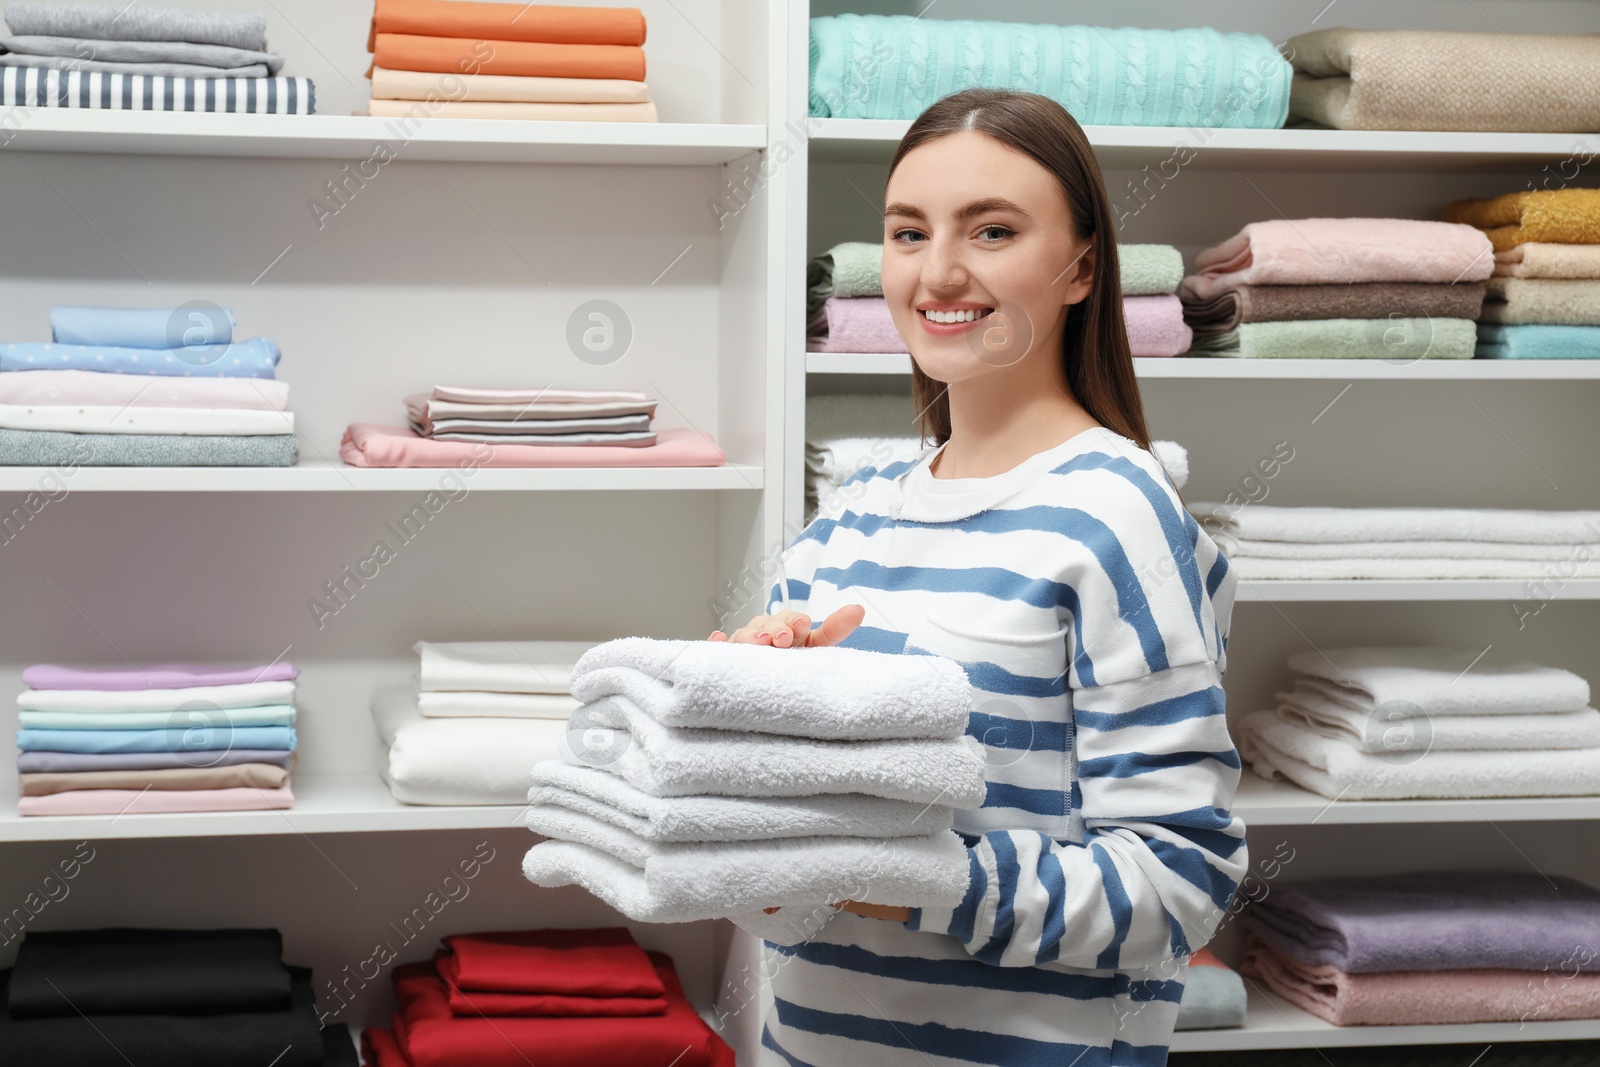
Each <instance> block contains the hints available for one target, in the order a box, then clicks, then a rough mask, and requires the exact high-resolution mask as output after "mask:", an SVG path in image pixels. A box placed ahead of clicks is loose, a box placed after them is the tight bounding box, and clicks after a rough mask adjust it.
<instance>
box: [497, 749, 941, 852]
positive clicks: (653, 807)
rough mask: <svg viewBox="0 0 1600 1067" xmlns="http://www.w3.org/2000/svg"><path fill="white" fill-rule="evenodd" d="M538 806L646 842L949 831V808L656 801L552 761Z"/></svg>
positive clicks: (808, 801)
mask: <svg viewBox="0 0 1600 1067" xmlns="http://www.w3.org/2000/svg"><path fill="white" fill-rule="evenodd" d="M528 801H529V803H532V804H542V805H546V806H556V807H564V808H567V809H569V810H572V811H575V812H578V813H580V814H583V815H588V816H590V817H592V818H596V819H601V820H603V821H606V822H609V823H611V824H612V825H614V826H617V827H619V828H620V829H623V830H626V831H628V832H629V833H631V834H633V835H634V836H636V837H638V838H639V839H640V840H643V841H652V842H657V843H662V844H675V843H683V842H692V841H758V840H770V839H775V838H782V837H873V838H890V837H913V836H917V835H919V834H932V833H938V832H939V831H941V830H948V829H950V826H951V822H952V819H953V818H954V809H952V808H950V807H949V806H948V805H944V804H920V803H916V802H913V801H907V800H886V799H884V798H882V797H869V796H857V795H854V794H850V793H844V794H834V795H822V796H811V797H795V798H789V797H716V796H685V797H658V796H653V795H651V794H650V793H646V792H644V791H643V790H641V789H635V788H634V787H633V786H631V785H629V784H628V783H627V782H625V781H623V780H622V779H621V778H618V777H617V776H616V775H614V774H608V773H607V772H605V771H602V770H597V769H595V768H593V767H576V766H573V765H572V764H569V763H563V762H561V761H560V760H548V761H546V762H544V763H538V764H535V765H534V768H533V788H532V789H530V790H529V791H528Z"/></svg>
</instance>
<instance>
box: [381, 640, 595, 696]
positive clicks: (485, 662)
mask: <svg viewBox="0 0 1600 1067" xmlns="http://www.w3.org/2000/svg"><path fill="white" fill-rule="evenodd" d="M596 644H598V642H597V641H418V642H417V643H416V644H414V645H412V646H411V650H412V651H413V652H415V653H416V654H417V663H418V667H417V681H418V685H419V687H420V688H421V689H422V691H423V692H425V693H441V692H466V693H547V694H556V695H560V696H565V695H567V694H568V693H569V692H570V691H571V689H572V667H573V664H575V663H577V662H578V660H579V658H581V657H582V656H583V654H584V653H585V652H587V651H589V650H590V649H591V648H593V647H594V646H595V645H596Z"/></svg>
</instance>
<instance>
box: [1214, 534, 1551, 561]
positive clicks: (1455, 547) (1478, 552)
mask: <svg viewBox="0 0 1600 1067" xmlns="http://www.w3.org/2000/svg"><path fill="white" fill-rule="evenodd" d="M1228 544H1229V552H1228V558H1229V559H1230V560H1238V559H1245V558H1255V557H1259V558H1262V559H1304V560H1315V559H1341V560H1352V559H1396V560H1405V559H1421V560H1439V559H1452V560H1473V559H1492V560H1513V559H1523V560H1530V559H1531V560H1548V561H1552V562H1557V561H1562V560H1571V559H1572V558H1573V556H1574V552H1573V546H1572V545H1540V544H1527V543H1523V542H1518V541H1329V542H1327V543H1324V544H1318V543H1316V542H1313V541H1248V540H1237V539H1232V538H1230V539H1229V541H1228Z"/></svg>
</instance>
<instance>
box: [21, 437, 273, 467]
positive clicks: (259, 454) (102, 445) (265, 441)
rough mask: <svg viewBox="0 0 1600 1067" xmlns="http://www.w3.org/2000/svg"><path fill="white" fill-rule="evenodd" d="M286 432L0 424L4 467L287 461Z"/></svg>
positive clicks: (227, 464) (235, 464) (260, 464)
mask: <svg viewBox="0 0 1600 1067" xmlns="http://www.w3.org/2000/svg"><path fill="white" fill-rule="evenodd" d="M295 454H296V444H295V435H294V434H292V433H279V434H261V435H259V436H254V437H210V436H203V435H189V434H162V433H150V434H142V433H58V432H56V431H53V430H0V466H5V467H62V466H80V467H292V466H294V460H295Z"/></svg>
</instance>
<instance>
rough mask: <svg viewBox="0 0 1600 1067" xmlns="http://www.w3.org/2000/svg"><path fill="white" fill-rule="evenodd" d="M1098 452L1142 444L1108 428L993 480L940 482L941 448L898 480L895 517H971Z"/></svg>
mask: <svg viewBox="0 0 1600 1067" xmlns="http://www.w3.org/2000/svg"><path fill="white" fill-rule="evenodd" d="M1097 448H1099V449H1107V450H1110V451H1113V452H1126V451H1128V450H1129V449H1136V448H1138V445H1136V444H1134V443H1133V442H1132V441H1130V440H1128V439H1127V438H1125V437H1123V436H1121V435H1120V434H1117V433H1114V432H1113V431H1111V430H1108V429H1106V428H1105V427H1104V426H1093V427H1090V428H1089V429H1087V430H1083V431H1082V432H1080V433H1076V434H1074V435H1073V436H1071V437H1069V438H1067V439H1066V440H1065V441H1063V442H1061V443H1060V444H1059V445H1056V446H1055V447H1053V448H1047V449H1045V450H1044V451H1043V452H1037V453H1035V454H1034V455H1032V456H1029V457H1028V458H1027V459H1025V460H1023V461H1022V462H1021V463H1019V464H1017V465H1016V466H1015V467H1012V468H1011V469H1010V470H1008V471H1006V472H1004V473H1003V474H996V475H993V476H992V477H988V478H935V477H934V476H933V473H932V471H931V469H930V468H931V467H932V465H933V461H934V459H935V458H936V457H937V456H938V455H939V454H940V453H942V452H943V451H944V445H940V446H939V447H938V448H935V449H932V450H931V451H929V452H927V453H926V454H925V455H923V456H922V458H921V459H919V460H918V461H917V462H916V463H915V464H914V465H913V466H912V467H911V468H910V469H909V470H906V471H905V472H903V473H902V474H900V475H899V476H898V477H897V478H895V480H894V491H893V501H892V504H891V509H890V510H891V514H892V515H893V517H894V518H897V519H905V520H906V521H908V522H953V521H956V520H958V519H965V518H970V517H971V516H973V515H976V514H978V513H979V512H982V511H987V510H989V509H990V508H992V507H995V506H997V505H999V504H1001V503H1003V502H1004V501H1006V500H1008V499H1010V498H1011V497H1013V496H1015V495H1017V494H1018V493H1020V492H1021V491H1022V490H1024V489H1026V488H1027V487H1028V486H1030V485H1032V484H1033V483H1034V482H1036V481H1038V480H1039V479H1040V478H1042V477H1043V476H1044V475H1045V474H1047V473H1049V472H1050V471H1051V470H1054V469H1055V468H1056V467H1058V466H1060V465H1061V464H1063V463H1065V462H1066V461H1067V460H1069V459H1071V458H1073V457H1074V456H1077V455H1081V454H1083V453H1085V452H1090V451H1093V450H1094V449H1097Z"/></svg>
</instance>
